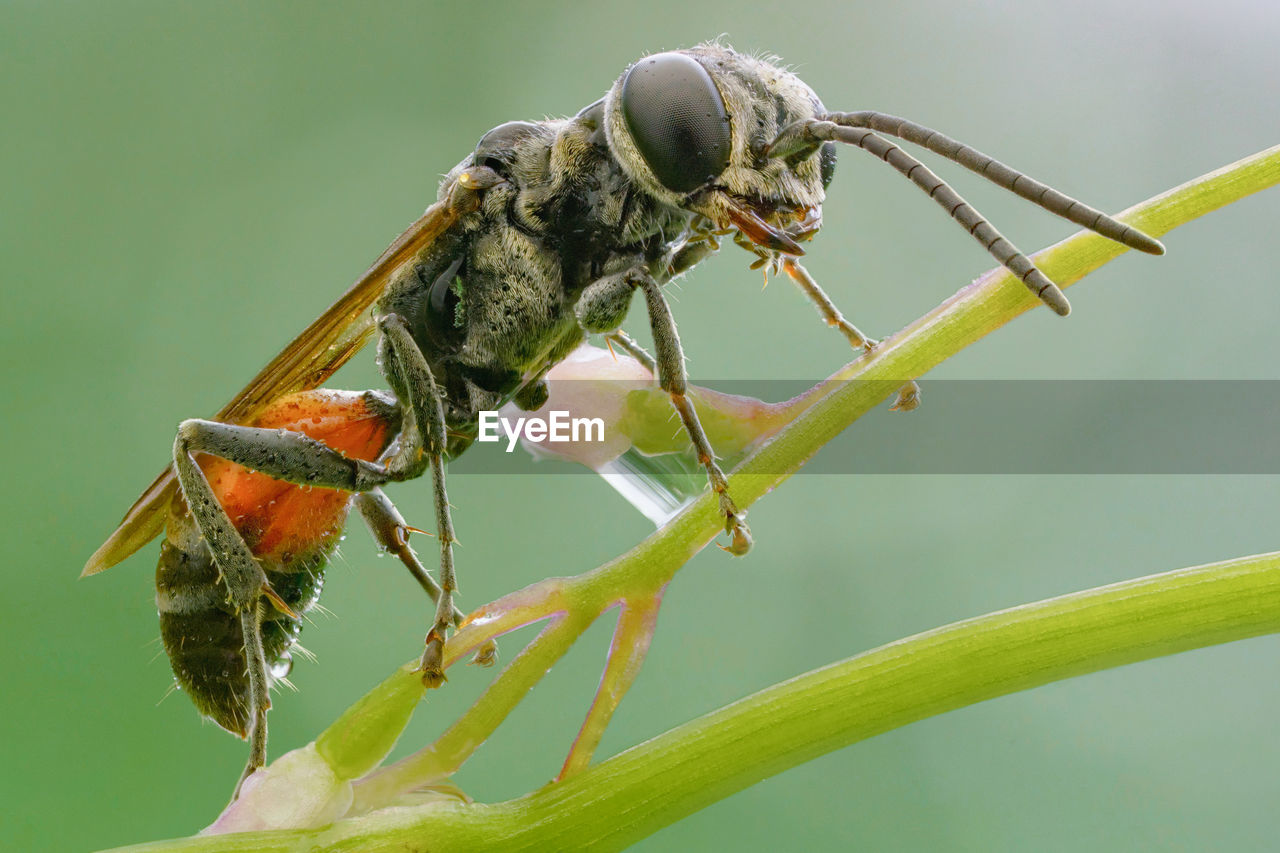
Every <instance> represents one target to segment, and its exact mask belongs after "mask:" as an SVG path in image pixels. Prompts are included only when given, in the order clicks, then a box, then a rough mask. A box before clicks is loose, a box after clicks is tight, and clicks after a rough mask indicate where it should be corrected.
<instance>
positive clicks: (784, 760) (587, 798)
mask: <svg viewBox="0 0 1280 853" xmlns="http://www.w3.org/2000/svg"><path fill="white" fill-rule="evenodd" d="M1277 182H1280V146H1277V147H1276V148H1272V149H1269V150H1267V151H1263V152H1261V153H1259V154H1257V155H1254V156H1253V157H1249V158H1246V159H1245V160H1241V161H1239V162H1238V163H1235V164H1232V165H1231V166H1228V167H1225V168H1224V169H1220V170H1218V171H1217V172H1214V173H1211V174H1209V175H1206V176H1203V177H1201V178H1199V179H1196V180H1195V181H1192V182H1190V183H1188V184H1186V185H1184V186H1182V187H1179V188H1177V189H1175V190H1171V191H1170V192H1168V193H1165V194H1163V195H1161V196H1158V197H1156V198H1154V199H1151V200H1150V201H1147V202H1144V203H1143V204H1140V205H1137V206H1136V207H1134V208H1131V209H1130V210H1128V211H1126V212H1125V213H1124V214H1121V216H1120V218H1121V219H1123V220H1124V221H1127V222H1129V223H1131V224H1133V225H1136V226H1138V227H1140V228H1142V229H1143V230H1146V231H1148V232H1149V233H1152V234H1155V235H1160V234H1164V233H1165V232H1167V231H1168V230H1170V229H1171V228H1173V227H1175V226H1176V225H1178V224H1182V223H1184V222H1187V221H1190V220H1191V219H1194V218H1196V217H1198V216H1200V215H1203V214H1204V213H1207V212H1209V211H1211V210H1214V209H1216V208H1218V207H1221V206H1222V205H1225V204H1228V203H1230V202H1232V201H1235V200H1237V199H1239V198H1242V197H1244V196H1245V195H1248V194H1250V193H1252V192H1256V191H1258V190H1261V189H1264V188H1266V187H1268V186H1271V185H1273V184H1275V183H1277ZM1124 251H1125V250H1124V249H1123V248H1122V247H1119V246H1117V245H1116V244H1114V243H1111V242H1110V241H1107V240H1105V239H1104V238H1101V237H1098V236H1096V235H1092V234H1078V235H1075V236H1073V237H1071V238H1069V239H1068V240H1065V241H1063V242H1062V243H1060V244H1058V245H1056V246H1054V247H1051V248H1049V249H1046V250H1045V251H1043V252H1040V253H1038V254H1037V255H1036V256H1035V258H1036V261H1037V263H1038V264H1039V265H1040V266H1041V268H1042V269H1044V271H1045V272H1046V273H1047V274H1048V275H1049V276H1050V277H1051V278H1053V279H1054V280H1055V281H1056V282H1058V283H1059V285H1061V286H1064V287H1065V286H1067V285H1070V284H1072V283H1074V282H1075V281H1078V280H1079V279H1080V278H1081V277H1083V276H1084V275H1086V274H1087V273H1088V272H1091V271H1092V270H1094V269H1096V268H1097V267H1099V266H1101V265H1102V264H1104V263H1106V262H1107V261H1109V260H1111V259H1112V258H1114V257H1116V256H1118V255H1119V254H1122V253H1123V252H1124ZM1037 304H1038V303H1037V302H1036V300H1035V299H1034V297H1032V296H1030V295H1029V294H1028V293H1027V291H1026V289H1025V288H1024V287H1023V286H1022V285H1021V284H1020V283H1017V282H1015V281H1014V280H1013V278H1012V276H1009V275H1008V274H1005V273H1003V272H1002V271H996V272H993V273H989V274H988V275H986V276H984V277H982V278H981V279H979V280H978V281H976V282H975V283H974V284H972V285H970V286H969V287H966V288H965V289H963V290H961V291H960V292H959V293H957V294H956V295H955V296H953V297H952V298H951V299H949V300H947V301H946V302H945V303H943V304H942V305H941V306H939V307H938V308H937V309H935V310H934V311H932V312H930V313H929V314H928V315H926V316H925V317H923V318H921V319H920V320H918V321H916V322H915V323H913V324H912V325H911V326H909V327H908V328H906V329H904V330H903V331H902V332H901V333H899V334H897V335H895V336H894V337H893V338H891V339H889V340H887V341H885V342H884V343H883V344H881V345H880V346H879V347H877V348H876V349H875V350H874V351H873V352H872V353H870V354H869V355H867V356H864V357H863V358H860V359H858V360H856V361H854V362H852V363H851V364H850V365H848V366H846V367H845V368H844V369H842V370H841V371H839V372H838V373H837V374H836V375H835V376H834V377H833V379H835V380H840V381H838V382H836V383H833V388H832V390H831V391H830V392H829V393H826V394H825V395H824V396H822V397H820V398H819V399H817V400H816V401H815V402H814V403H813V405H812V406H811V407H809V408H808V409H806V410H805V411H804V412H803V414H801V415H800V416H799V417H798V418H797V419H796V420H795V421H794V422H793V423H791V424H790V425H789V426H787V427H786V428H784V429H783V430H782V431H781V432H779V433H778V435H777V436H776V437H775V438H774V439H773V440H771V441H770V442H769V443H767V444H766V445H764V446H763V447H761V448H760V449H759V450H757V451H755V452H754V453H753V454H752V455H750V456H749V457H748V458H747V459H746V460H745V461H744V462H743V464H742V465H741V466H739V468H738V469H736V470H735V472H734V474H733V476H732V477H731V479H730V489H731V492H732V494H733V496H734V498H735V499H736V501H737V502H738V504H739V506H741V507H746V506H749V505H750V504H751V503H753V502H754V501H755V500H757V499H758V498H759V497H761V496H762V495H764V494H765V493H766V492H768V491H769V490H771V489H772V488H774V487H775V486H776V485H777V484H778V483H780V482H782V481H783V480H784V479H786V477H788V476H790V474H791V473H793V472H794V471H796V470H797V469H798V468H799V467H800V466H801V465H803V464H804V462H805V461H806V460H807V459H808V458H810V457H811V456H812V455H813V454H814V453H816V452H817V451H818V450H819V449H820V448H821V447H822V446H823V445H824V444H825V443H826V442H828V441H830V440H831V439H832V438H834V437H835V436H836V435H838V434H839V433H840V432H841V431H842V430H843V429H844V428H845V427H847V426H848V425H849V424H850V423H852V422H853V421H854V420H856V419H857V418H858V417H860V416H861V415H862V414H864V413H865V412H866V411H868V410H869V409H871V408H872V407H874V406H875V405H877V404H878V403H880V402H881V401H883V400H884V399H885V398H886V397H888V396H889V395H890V394H891V393H893V389H894V387H896V384H895V383H901V382H903V381H906V380H908V379H913V378H916V377H918V376H920V375H921V374H923V373H925V372H926V371H928V370H929V369H931V368H932V367H934V366H935V365H937V364H938V363H939V362H941V361H942V360H944V359H945V358H947V357H949V356H950V355H952V354H954V353H955V352H958V351H959V350H960V349H962V348H963V347H965V346H967V345H968V344H970V343H972V342H974V341H976V340H977V339H979V338H981V337H982V336H984V335H985V334H987V333H989V332H990V331H992V330H994V329H995V328H998V327H999V326H1001V325H1003V324H1004V323H1007V322H1009V321H1010V320H1012V319H1013V318H1014V317H1016V316H1018V315H1019V314H1021V313H1023V312H1024V311H1026V310H1029V309H1030V308H1032V307H1035V306H1036V305H1037ZM851 379H857V380H863V381H857V382H851V381H847V380H851ZM720 529H721V520H720V518H719V515H718V511H717V505H716V501H715V499H714V497H713V496H710V495H707V496H704V497H703V498H702V499H700V500H698V501H696V502H694V503H693V504H692V505H691V506H690V507H689V508H688V509H686V510H685V511H684V512H683V513H681V514H680V515H679V516H678V517H677V518H675V519H673V520H672V522H670V523H669V524H668V525H666V526H665V527H663V528H662V529H661V530H659V531H658V532H657V533H655V534H654V535H653V536H651V537H649V538H648V539H646V540H645V541H644V542H643V543H641V544H640V545H638V546H637V547H636V548H635V549H633V550H632V551H630V552H628V553H627V554H625V555H623V556H622V557H620V558H618V559H617V560H614V561H612V562H611V563H608V564H606V565H604V566H601V567H600V568H598V569H596V570H594V571H592V572H588V573H587V574H585V575H581V576H579V577H577V578H572V579H567V580H566V579H558V580H557V581H556V582H555V586H554V587H551V588H550V589H551V592H550V593H549V596H550V598H549V600H548V601H543V602H541V604H540V603H539V602H538V601H537V600H536V599H537V598H538V595H537V593H536V591H537V588H538V586H539V585H535V587H531V588H530V589H529V590H525V591H523V593H517V594H515V595H514V596H510V597H508V599H510V600H511V601H514V602H517V603H518V605H519V606H520V607H521V608H523V609H524V611H525V615H522V617H521V618H522V619H524V620H525V621H529V620H528V618H527V614H529V613H535V612H538V611H541V612H543V613H544V614H546V615H549V613H550V609H551V608H552V607H564V609H565V610H566V612H568V613H572V614H574V616H575V617H576V618H577V619H587V620H588V621H589V619H592V618H594V616H595V614H598V613H599V612H600V610H601V608H602V607H603V606H605V603H606V602H609V601H619V600H622V599H627V598H633V597H636V596H643V595H651V594H653V593H655V592H656V591H657V590H659V589H661V588H662V586H663V585H664V584H665V583H666V582H667V581H668V580H669V579H670V577H671V575H672V574H673V573H674V572H675V571H676V570H678V568H679V567H680V566H681V565H683V564H684V563H685V562H686V561H687V560H688V559H689V557H691V556H692V555H693V554H694V553H696V552H697V551H698V550H700V549H701V548H702V547H705V545H706V544H707V543H709V542H710V541H711V540H712V539H714V537H715V535H716V534H717V533H718V532H719V530H720ZM551 599H554V600H551ZM486 610H488V609H486ZM482 612H483V611H482ZM491 612H492V614H493V615H492V616H491V617H488V618H489V619H490V620H491V624H490V625H488V626H487V627H488V628H489V629H493V630H496V629H494V627H493V626H494V625H497V624H501V623H503V619H504V614H503V613H501V612H499V611H496V610H494V611H491ZM507 621H511V620H509V619H508V620H507ZM562 627H563V628H564V629H565V630H569V631H580V630H581V628H580V627H579V626H577V625H573V626H572V628H570V626H569V625H568V624H566V625H564V626H562ZM1278 629H1280V558H1277V556H1276V555H1264V556H1261V557H1253V558H1245V559H1242V560H1238V561H1234V562H1229V563H1222V564H1215V565H1212V566H1206V567H1202V568H1199V569H1188V570H1184V571H1182V572H1175V573H1172V574H1168V575H1160V576H1155V577H1152V578H1146V579H1142V580H1138V581H1131V582H1127V583H1124V584H1118V585H1115V586H1111V587H1104V588H1102V589H1099V590H1094V591H1090V592H1085V593H1078V594H1075V595H1072V596H1066V597H1064V598H1060V599H1053V600H1051V601H1047V602H1041V603H1037V604H1031V605H1026V606H1024V607H1020V608H1015V609H1013V610H1009V611H1002V612H1001V613H996V614H991V615H988V616H984V617H980V618H978V619H973V620H968V621H966V622H962V623H957V624H956V625H952V626H949V627H947V628H941V629H938V630H935V631H932V632H929V633H926V634H921V635H917V636H916V637H912V638H909V639H906V640H902V641H899V642H897V643H894V644H891V645H889V646H885V647H883V648H881V649H878V650H875V651H873V652H869V653H867V654H865V655H861V656H859V657H856V658H852V659H850V660H848V661H845V662H843V663H840V664H835V665H833V666H831V667H827V668H825V669H823V670H819V671H817V672H813V673H809V674H808V675H804V676H801V677H799V678H796V679H792V680H791V681H788V682H785V683H783V684H780V685H777V686H776V687H773V688H770V689H769V690H767V691H764V692H762V693H760V694H756V695H755V696H753V697H749V698H748V699H744V700H742V701H741V702H739V703H735V704H734V705H732V706H730V707H728V708H725V709H722V710H721V711H718V712H715V713H713V714H711V715H708V716H706V717H703V718H701V719H699V720H695V721H693V722H691V723H688V724H686V725H684V726H681V727H679V728H677V729H674V730H672V731H670V732H668V733H666V734H664V735H662V736H660V737H658V738H655V739H653V740H651V741H648V742H646V743H644V744H641V745H639V746H637V747H633V748H632V749H630V750H628V751H626V752H624V753H622V754H621V755H618V756H616V757H614V758H612V759H609V760H608V761H605V762H603V763H601V764H599V765H597V766H595V767H592V768H590V769H588V770H586V771H584V772H581V773H578V774H576V775H574V776H572V777H571V778H569V779H567V780H565V781H563V782H560V783H557V784H554V785H551V786H548V787H546V788H543V789H542V790H540V791H538V792H535V793H533V794H530V795H528V796H526V797H523V798H521V799H518V800H513V801H510V802H507V803H500V804H495V805H481V804H475V805H466V806H461V805H433V806H429V807H420V808H404V809H397V810H394V811H391V812H387V813H374V814H370V815H366V816H363V817H357V818H353V819H349V820H344V821H340V822H339V823H337V824H335V825H333V826H332V827H329V828H327V829H323V830H308V831H279V832H273V833H253V834H243V835H232V836H219V837H206V838H196V839H187V840H183V841H177V842H159V843H157V844H154V845H142V846H140V847H136V848H127V849H131V850H262V851H266V850H324V851H328V850H332V851H338V850H371V851H372V850H391V849H395V850H403V849H424V846H425V847H430V849H433V850H452V849H459V850H462V849H467V850H471V849H476V848H493V847H504V848H520V847H528V848H531V849H557V848H567V847H579V846H587V845H591V844H599V845H601V849H609V848H616V847H620V846H623V845H625V844H626V843H629V842H630V841H634V840H636V839H638V838H642V837H644V836H645V835H647V834H649V833H651V832H653V831H655V830H657V829H658V828H660V827H662V826H665V825H667V824H668V823H671V822H672V821H674V820H677V819H679V818H680V817H682V816H684V815H686V814H688V813H690V812H691V811H694V810H696V809H698V808H701V807H703V806H705V805H706V804H708V803H710V802H713V801H715V800H716V799H719V798H721V797H724V796H727V795H728V794H730V793H732V792H734V791H737V790H740V789H741V788H743V787H745V786H747V785H750V784H752V783H754V782H756V781H759V780H760V779H763V778H766V777H767V776H769V775H772V774H774V773H777V772H779V771H781V770H783V769H785V768H787V767H791V766H794V765H795V764H798V763H800V762H802V761H805V760H808V759H810V758H812V757H814V756H817V755H820V754H823V753H824V752H827V751H830V750H832V749H836V748H839V747H840V746H843V745H846V744H849V743H853V742H855V741H857V740H859V739H862V738H865V737H869V736H871V735H874V734H877V733H880V732H883V731H886V730H888V729H890V728H893V727H895V726H900V725H905V724H906V723H908V722H911V721H914V720H917V719H921V718H923V717H926V716H929V715H932V714H937V713H942V712H944V711H946V710H949V709H952V708H957V707H961V706H963V705H966V704H969V703H972V702H976V701H981V700H982V699H985V698H990V697H992V696H998V695H1002V694H1004V693H1008V692H1011V691H1014V690H1019V689H1025V688H1027V687H1031V686H1034V685H1038V684H1043V683H1046V682H1048V681H1052V680H1055V679H1059V678H1068V677H1071V676H1074V675H1079V674H1081V673H1084V672H1090V671H1094V670H1097V669H1102V668H1105V667H1108V666H1116V665H1120V664H1122V663H1127V662H1131V661H1136V660H1142V659H1146V658H1149V657H1154V656H1157V655H1161V654H1168V653H1171V652H1175V651H1181V650H1184V649H1190V648H1196V647H1199V646H1203V645H1210V644H1213V643H1220V642H1226V641H1229V640H1233V639H1239V638H1243V637H1249V636H1255V635H1257V634H1260V633H1265V632H1269V631H1275V630H1278ZM508 630H509V629H508ZM485 633H486V625H484V624H481V625H477V626H475V627H474V628H471V627H470V626H469V628H468V629H464V631H462V632H459V635H458V638H459V639H462V638H463V637H464V635H465V637H466V639H465V641H464V644H466V643H470V644H471V645H474V644H475V643H477V642H480V641H482V638H483V635H484V634H485ZM555 645H557V646H558V645H559V643H556V644H555ZM546 651H547V652H548V654H549V655H552V656H554V657H558V652H556V653H552V652H551V651H550V644H549V645H548V647H547V648H546ZM508 698H514V697H508ZM504 705H505V703H504ZM853 706H856V707H858V709H859V710H858V712H857V713H856V714H851V713H849V708H850V707H853ZM507 710H509V708H506V707H504V708H503V709H501V710H498V711H497V716H495V720H500V717H501V716H504V715H505V713H506V712H507ZM494 724H496V723H494ZM459 737H460V738H461V739H462V740H469V739H470V734H468V733H467V732H465V731H462V732H460V734H459ZM464 751H465V750H464Z"/></svg>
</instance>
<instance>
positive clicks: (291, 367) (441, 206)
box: [80, 192, 479, 577]
mask: <svg viewBox="0 0 1280 853" xmlns="http://www.w3.org/2000/svg"><path fill="white" fill-rule="evenodd" d="M478 198H479V197H478V195H476V194H474V193H458V192H450V193H448V194H447V196H446V199H445V200H443V201H439V202H436V203H435V204H433V205H432V206H431V207H429V208H427V211H426V213H424V214H422V217H421V218H420V219H418V221H416V222H414V223H413V224H412V225H410V226H409V227H408V228H407V229H406V230H405V232H404V233H403V234H401V235H400V236H399V237H397V238H396V240H395V242H393V243H392V244H391V245H390V246H388V247H387V250H386V251H385V252H383V253H382V255H381V256H380V257H379V258H378V259H377V260H376V261H374V262H373V265H372V266H370V267H369V269H368V270H366V271H365V273H364V275H362V276H361V277H360V278H359V280H357V281H356V283H355V284H353V285H352V286H351V289H349V290H348V291H347V292H346V293H344V294H342V296H341V297H340V298H339V299H338V301H337V302H335V303H333V304H332V305H331V306H329V308H328V309H327V310H326V311H325V312H324V313H323V314H321V315H320V316H319V317H318V318H317V319H316V320H315V322H313V323H312V324H311V325H310V326H307V328H305V329H303V331H302V334H300V335H298V336H297V337H296V338H294V339H293V340H292V341H290V342H289V344H288V345H287V346H286V347H285V348H284V349H283V350H282V351H281V352H280V354H279V355H277V356H276V357H275V358H273V359H272V360H271V362H270V363H269V364H267V366H266V367H264V368H262V370H261V371H260V372H259V373H258V375H257V376H255V377H253V379H252V380H251V381H250V382H249V384H248V385H246V386H245V387H244V390H242V391H241V392H240V393H239V394H237V395H236V396H235V397H234V398H233V399H232V400H231V402H229V403H227V405H225V406H223V407H222V409H221V410H220V411H219V412H218V413H217V414H216V415H215V416H214V419H215V420H219V421H224V422H226V423H247V422H248V421H250V420H252V419H253V417H254V416H255V415H256V414H257V413H258V412H260V411H261V410H262V409H263V408H264V407H265V406H266V405H267V404H269V403H271V402H272V401H273V400H275V399H277V398H278V397H280V396H281V395H283V394H289V393H292V392H294V391H305V390H308V389H311V388H316V387H319V386H320V384H321V383H323V382H324V381H325V380H326V379H328V378H329V377H330V376H331V375H333V373H334V372H335V371H336V370H337V369H338V368H339V367H341V366H342V365H343V364H345V363H346V362H347V361H348V360H349V359H350V358H351V356H353V355H355V354H356V353H357V352H358V351H359V350H360V348H361V347H363V346H364V345H365V344H366V343H367V342H368V340H369V338H370V337H371V336H372V334H373V317H372V315H371V313H370V311H369V308H370V307H371V306H372V305H373V303H374V302H376V301H377V299H378V297H379V296H381V295H382V291H383V289H384V288H385V287H386V285H387V281H388V280H389V279H390V278H391V275H392V273H394V272H395V271H396V269H397V268H399V267H400V266H401V265H402V264H404V263H405V262H406V261H408V260H410V259H411V258H413V257H415V256H417V255H418V254H420V253H422V252H423V251H424V250H426V249H427V248H428V247H429V246H431V244H432V243H434V242H435V241H436V239H438V238H439V237H440V235H441V234H443V233H444V232H445V231H447V230H448V229H449V228H450V227H451V226H452V225H453V224H454V223H455V222H457V221H458V219H459V218H460V217H461V216H463V215H464V214H466V213H469V212H470V211H471V210H474V209H475V206H476V203H477V200H478ZM177 488H178V481H177V479H176V477H175V476H174V472H173V466H169V467H168V468H166V469H165V470H164V472H163V473H161V474H160V476H159V477H157V478H156V479H155V481H154V482H153V483H152V484H151V485H150V486H149V487H147V490H146V491H145V492H143V493H142V497H140V498H138V500H137V502H136V503H134V505H133V506H132V507H131V508H130V509H129V511H128V512H127V513H126V514H125V517H124V519H123V520H122V521H121V522H120V525H119V526H118V527H117V528H116V529H115V532H114V533H112V534H111V535H110V536H109V537H108V538H107V541H106V542H104V543H103V544H102V547H100V548H99V549H98V550H97V551H95V552H94V554H93V556H92V557H90V558H89V562H88V563H86V564H85V567H84V571H83V572H81V574H80V576H81V577H84V576H85V575H93V574H97V573H98V572H101V571H105V570H106V569H109V568H111V567H112V566H114V565H115V564H116V563H119V562H120V561H121V560H124V559H125V558H127V557H128V556H129V555H130V554H132V553H133V552H135V551H137V550H138V549H139V548H141V547H142V546H143V545H146V544H147V543H148V542H150V541H151V540H152V539H153V538H155V537H156V535H157V534H159V533H160V530H161V529H162V528H163V527H164V523H165V518H166V517H167V513H168V510H169V504H170V503H171V502H172V500H173V496H174V495H175V494H176V493H177Z"/></svg>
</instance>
